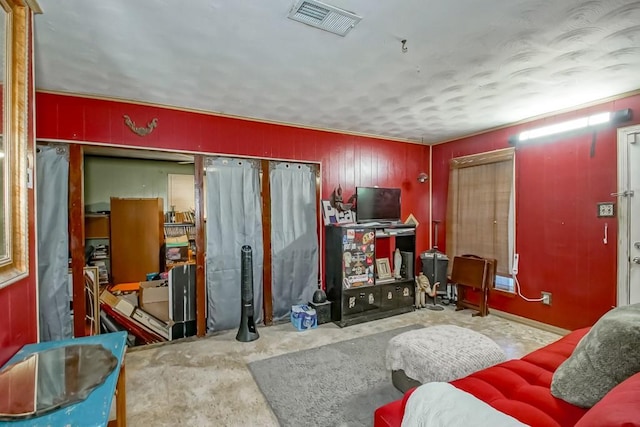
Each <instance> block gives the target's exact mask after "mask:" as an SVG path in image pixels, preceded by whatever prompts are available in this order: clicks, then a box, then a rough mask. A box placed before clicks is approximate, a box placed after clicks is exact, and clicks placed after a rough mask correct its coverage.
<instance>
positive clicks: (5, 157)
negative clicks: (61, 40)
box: [0, 0, 29, 288]
mask: <svg viewBox="0 0 640 427" xmlns="http://www.w3.org/2000/svg"><path fill="white" fill-rule="evenodd" d="M27 7H28V6H25V5H24V3H23V2H21V1H19V0H0V51H1V52H0V59H1V60H0V90H1V93H2V97H1V98H2V104H1V105H0V108H1V110H0V117H1V121H0V123H1V126H2V127H1V129H0V200H1V201H2V207H1V208H0V288H2V287H5V286H7V285H9V284H11V283H13V282H15V281H17V280H19V279H21V278H23V277H26V276H27V275H28V274H29V267H28V254H29V244H28V236H27V233H28V228H27V218H28V217H27V191H28V190H27V148H28V137H27V121H28V120H27V119H28V117H27V112H28V110H27V108H28V100H29V97H28V90H29V88H28V84H27V83H28V73H29V67H28V42H29V38H28V28H29V27H28V17H29V10H28V9H27Z"/></svg>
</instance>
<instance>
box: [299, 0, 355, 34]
mask: <svg viewBox="0 0 640 427" xmlns="http://www.w3.org/2000/svg"><path fill="white" fill-rule="evenodd" d="M289 18H291V19H293V20H294V21H299V22H302V23H303V24H307V25H311V26H312V27H316V28H320V29H321V30H325V31H329V32H330V33H334V34H337V35H339V36H342V37H344V36H346V35H347V33H348V32H349V31H350V30H351V29H352V28H353V27H355V25H356V24H357V23H358V22H360V20H361V19H362V16H358V15H356V14H355V13H352V12H348V11H346V10H344V9H340V8H338V7H335V6H331V5H328V4H326V3H322V2H319V1H315V0H300V1H298V2H297V3H296V4H295V5H294V6H293V8H291V11H290V12H289Z"/></svg>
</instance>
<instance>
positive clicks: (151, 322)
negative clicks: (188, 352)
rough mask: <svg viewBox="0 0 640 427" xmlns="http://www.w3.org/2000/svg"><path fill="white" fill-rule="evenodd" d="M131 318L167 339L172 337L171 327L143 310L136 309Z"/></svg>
mask: <svg viewBox="0 0 640 427" xmlns="http://www.w3.org/2000/svg"><path fill="white" fill-rule="evenodd" d="M131 318H132V319H133V320H135V321H136V322H138V323H140V324H142V325H144V326H146V327H147V328H149V329H151V330H152V331H153V332H155V333H156V334H158V335H160V336H161V337H163V338H165V339H169V336H170V335H169V330H170V327H169V325H168V324H166V323H165V322H163V321H162V320H159V319H156V318H155V317H153V316H152V315H150V314H149V313H147V312H146V311H144V310H142V309H141V308H137V309H135V310H134V312H133V315H132V316H131Z"/></svg>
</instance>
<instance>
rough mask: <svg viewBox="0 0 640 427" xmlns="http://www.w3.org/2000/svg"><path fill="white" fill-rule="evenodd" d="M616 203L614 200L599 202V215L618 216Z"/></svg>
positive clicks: (600, 216)
mask: <svg viewBox="0 0 640 427" xmlns="http://www.w3.org/2000/svg"><path fill="white" fill-rule="evenodd" d="M615 206H616V205H615V203H613V202H603V203H598V217H599V218H602V217H605V218H607V217H613V216H616V209H615Z"/></svg>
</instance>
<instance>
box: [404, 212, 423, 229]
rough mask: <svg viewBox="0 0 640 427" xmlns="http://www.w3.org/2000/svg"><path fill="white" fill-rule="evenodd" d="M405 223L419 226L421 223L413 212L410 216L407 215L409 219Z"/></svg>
mask: <svg viewBox="0 0 640 427" xmlns="http://www.w3.org/2000/svg"><path fill="white" fill-rule="evenodd" d="M404 223H405V224H409V225H415V226H416V227H418V226H419V225H420V223H419V222H418V220H417V219H416V217H415V216H413V214H409V216H408V217H407V219H406V220H405V221H404Z"/></svg>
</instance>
